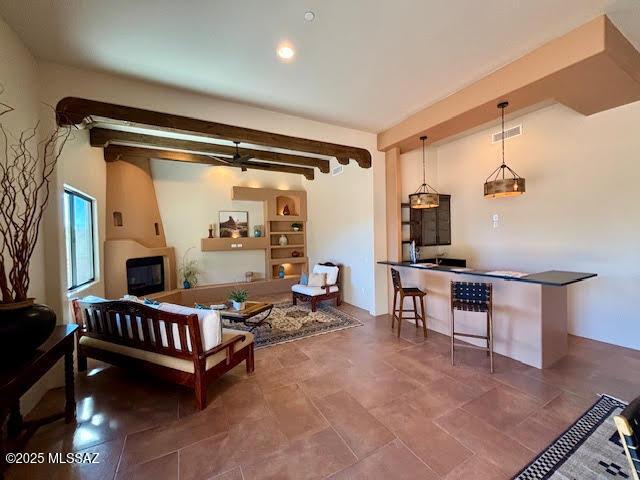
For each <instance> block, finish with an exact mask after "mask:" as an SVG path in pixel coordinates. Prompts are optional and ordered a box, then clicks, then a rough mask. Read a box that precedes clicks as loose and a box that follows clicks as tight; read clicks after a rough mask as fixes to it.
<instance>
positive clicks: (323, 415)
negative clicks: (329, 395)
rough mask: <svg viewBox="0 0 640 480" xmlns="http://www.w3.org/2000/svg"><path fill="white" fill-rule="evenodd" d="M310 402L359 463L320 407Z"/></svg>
mask: <svg viewBox="0 0 640 480" xmlns="http://www.w3.org/2000/svg"><path fill="white" fill-rule="evenodd" d="M340 391H343V390H340ZM336 393H337V392H336ZM310 401H311V403H312V404H313V406H314V407H315V408H316V409H317V410H318V412H319V413H320V415H321V416H322V418H324V421H325V422H327V424H328V425H329V428H331V429H332V430H333V431H334V432H335V434H336V435H338V438H339V439H340V440H341V441H342V443H344V444H345V445H346V447H347V448H348V449H349V451H350V452H351V454H352V455H353V456H354V457H355V458H356V461H360V459H359V458H358V455H356V452H354V451H353V449H352V448H351V445H349V444H348V443H347V441H346V440H345V439H344V438H343V437H342V435H340V432H338V430H336V428H335V427H334V426H333V424H332V423H331V422H330V421H329V419H328V418H327V417H326V416H325V414H324V413H322V410H321V409H320V407H318V405H316V402H314V401H313V399H310Z"/></svg>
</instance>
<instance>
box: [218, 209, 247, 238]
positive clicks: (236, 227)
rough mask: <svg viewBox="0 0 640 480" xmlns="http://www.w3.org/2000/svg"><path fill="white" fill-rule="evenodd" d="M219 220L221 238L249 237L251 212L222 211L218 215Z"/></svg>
mask: <svg viewBox="0 0 640 480" xmlns="http://www.w3.org/2000/svg"><path fill="white" fill-rule="evenodd" d="M218 219H219V222H220V238H242V237H248V236H249V212H231V211H228V210H222V211H220V212H219V213H218Z"/></svg>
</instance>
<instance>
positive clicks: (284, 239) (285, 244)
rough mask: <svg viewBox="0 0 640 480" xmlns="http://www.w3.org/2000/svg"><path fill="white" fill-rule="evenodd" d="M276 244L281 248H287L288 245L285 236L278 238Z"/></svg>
mask: <svg viewBox="0 0 640 480" xmlns="http://www.w3.org/2000/svg"><path fill="white" fill-rule="evenodd" d="M278 243H279V244H280V246H281V247H284V246H287V245H289V239H288V238H287V237H286V235H280V238H279V239H278Z"/></svg>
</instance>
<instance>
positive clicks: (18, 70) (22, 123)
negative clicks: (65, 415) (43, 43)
mask: <svg viewBox="0 0 640 480" xmlns="http://www.w3.org/2000/svg"><path fill="white" fill-rule="evenodd" d="M37 75H38V67H37V64H36V62H35V60H34V58H33V57H32V56H31V54H30V53H29V51H28V50H27V49H26V47H25V46H24V45H23V44H22V43H21V42H20V40H19V39H18V37H17V36H16V35H15V33H14V32H13V31H12V30H11V29H10V28H9V26H8V25H7V24H6V23H5V22H4V21H3V20H2V18H0V90H2V88H4V93H2V94H0V102H1V103H5V104H7V105H10V106H11V107H13V108H14V109H15V111H14V112H11V113H9V114H6V115H4V116H3V117H2V123H3V125H4V127H5V128H6V129H7V130H8V131H10V132H12V133H15V134H16V135H19V133H20V132H21V131H23V130H25V129H29V128H33V127H34V126H35V125H36V123H37V122H38V119H39V113H40V108H39V103H38V102H39V95H38V76H37ZM44 234H45V232H44V228H43V229H42V230H41V232H40V240H39V242H38V245H37V246H36V250H35V252H34V255H33V257H32V259H31V265H30V269H29V271H30V285H29V296H33V297H35V298H36V301H38V302H41V303H48V298H47V295H46V289H45V281H44V276H45V260H44V248H43V247H44V242H43V240H42V239H43V237H44ZM48 388H49V383H48V379H47V378H44V379H43V380H42V381H40V382H38V383H37V384H36V385H35V386H34V387H33V388H32V389H31V390H30V391H29V392H27V394H26V395H25V396H24V397H23V398H22V408H23V411H25V412H28V411H29V410H31V408H32V407H33V406H34V405H35V403H37V402H38V400H39V399H40V397H41V396H42V395H43V393H44V392H45V391H46V390H47V389H48Z"/></svg>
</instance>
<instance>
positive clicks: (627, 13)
mask: <svg viewBox="0 0 640 480" xmlns="http://www.w3.org/2000/svg"><path fill="white" fill-rule="evenodd" d="M307 10H312V11H314V12H315V14H316V19H315V21H314V22H312V23H306V22H305V21H304V18H303V17H304V13H305V11H307ZM602 13H607V14H609V16H610V18H611V19H612V20H613V21H614V23H616V25H618V27H619V28H620V29H621V30H622V31H623V33H624V34H625V35H627V37H628V38H629V39H630V40H631V41H632V42H634V44H635V45H636V46H640V2H638V0H413V1H412V0H217V1H216V0H182V1H180V0H133V1H132V0H0V16H2V17H3V18H4V19H5V20H6V21H7V22H8V23H9V24H10V25H11V26H12V28H13V29H14V30H15V31H16V33H17V34H18V35H19V36H20V37H21V38H22V40H23V41H24V42H25V43H26V44H27V46H28V47H29V48H30V49H31V51H32V52H33V53H34V55H35V56H36V57H38V58H40V59H44V60H49V61H54V62H58V63H63V64H69V65H74V66H78V67H84V68H89V69H93V70H101V71H107V72H113V73H117V74H123V75H127V76H132V77H136V78H141V79H145V80H149V81H153V82H159V83H163V84H167V85H171V86H175V87H180V88H186V89H190V90H194V91H198V92H204V93H207V94H211V95H215V96H217V97H222V98H226V99H229V100H234V101H239V102H243V103H248V104H252V105H258V106H262V107H266V108H269V109H274V110H278V111H285V112H289V113H294V114H298V115H302V116H305V117H308V118H313V119H318V120H322V121H326V122H330V123H335V124H340V125H347V126H351V127H355V128H359V129H362V130H369V131H374V132H377V131H380V130H382V129H384V128H386V127H389V126H391V125H393V124H395V123H397V122H398V121H400V120H402V119H404V118H405V117H407V116H408V115H410V114H411V113H413V112H415V111H417V110H419V109H420V108H423V107H425V106H427V105H429V104H431V103H433V102H435V101H436V100H438V99H441V98H443V97H445V96H447V95H449V94H451V93H452V92H454V91H456V90H459V89H460V88H462V87H464V86H465V85H467V84H469V83H471V82H472V81H474V80H476V79H478V78H481V77H482V76H484V75H485V74H487V73H488V72H491V71H493V70H495V69H496V68H498V67H500V66H502V65H504V64H506V63H509V62H510V61H512V60H514V59H515V58H517V57H519V56H521V55H523V54H524V53H526V52H528V51H530V50H532V49H534V48H535V47H537V46H539V45H541V44H543V43H545V42H546V41H548V40H551V39H552V38H555V37H557V36H559V35H562V34H564V33H566V32H568V31H569V30H571V29H572V28H574V27H577V26H579V25H581V24H583V23H585V22H587V21H589V20H591V19H592V18H594V17H595V16H597V15H600V14H602ZM282 40H288V41H289V42H291V43H292V44H293V45H294V46H295V48H296V51H297V54H296V57H295V61H293V62H291V63H282V62H280V61H279V60H278V58H277V57H276V55H275V50H276V46H277V44H278V43H279V42H280V41H282Z"/></svg>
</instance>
